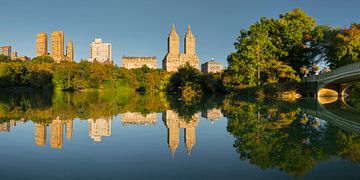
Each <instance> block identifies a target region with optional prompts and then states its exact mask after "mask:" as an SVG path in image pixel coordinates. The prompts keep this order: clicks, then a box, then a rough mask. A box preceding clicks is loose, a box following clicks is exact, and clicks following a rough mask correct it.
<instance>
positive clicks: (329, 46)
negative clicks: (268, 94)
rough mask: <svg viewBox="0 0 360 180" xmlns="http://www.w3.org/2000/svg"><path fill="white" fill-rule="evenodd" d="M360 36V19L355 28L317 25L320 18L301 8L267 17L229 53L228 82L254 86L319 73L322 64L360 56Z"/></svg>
mask: <svg viewBox="0 0 360 180" xmlns="http://www.w3.org/2000/svg"><path fill="white" fill-rule="evenodd" d="M359 38H360V29H359V24H352V25H351V27H350V28H349V29H347V28H344V29H340V28H332V27H330V26H323V25H320V26H317V25H316V22H315V20H314V18H312V17H311V16H309V15H307V14H306V13H305V12H304V11H302V10H301V9H298V8H297V9H294V10H293V11H290V12H288V13H286V14H281V15H280V16H279V18H278V19H274V18H270V19H269V18H265V17H263V18H261V19H260V21H258V22H256V23H255V24H253V25H251V26H250V28H249V29H248V30H246V29H242V30H241V31H240V35H239V37H238V38H237V42H236V43H235V44H234V45H235V49H236V52H234V53H232V54H230V55H229V56H228V58H227V60H228V63H229V68H228V69H227V71H226V72H225V73H224V77H223V79H224V84H225V85H227V86H230V87H249V86H256V85H263V84H272V83H278V82H289V81H298V80H299V76H300V75H302V76H306V74H307V73H309V72H311V73H312V74H316V73H318V72H319V71H320V66H318V65H316V64H319V63H320V64H325V65H326V64H327V65H329V66H330V67H331V68H336V67H339V66H342V65H345V64H349V63H352V62H355V61H358V60H359V54H360V44H359V43H360V39H359ZM324 71H328V70H327V69H326V70H324Z"/></svg>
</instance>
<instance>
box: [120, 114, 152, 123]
mask: <svg viewBox="0 0 360 180" xmlns="http://www.w3.org/2000/svg"><path fill="white" fill-rule="evenodd" d="M121 123H122V124H123V125H126V124H136V125H147V124H156V113H150V114H146V115H143V114H141V113H139V112H127V113H123V114H121Z"/></svg>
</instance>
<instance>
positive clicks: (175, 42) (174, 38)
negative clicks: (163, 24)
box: [163, 25, 200, 72]
mask: <svg viewBox="0 0 360 180" xmlns="http://www.w3.org/2000/svg"><path fill="white" fill-rule="evenodd" d="M195 41H196V39H195V37H194V35H193V33H192V32H191V28H190V26H189V27H188V31H187V33H186V35H185V38H184V53H180V42H179V36H178V34H177V33H176V29H175V26H174V25H172V28H171V31H170V34H169V37H168V53H167V54H166V56H165V58H164V59H163V69H164V70H165V71H170V72H174V71H177V69H178V68H179V67H181V66H184V65H185V64H186V63H189V65H190V66H192V67H194V68H196V69H200V67H199V58H198V56H197V55H196V51H195Z"/></svg>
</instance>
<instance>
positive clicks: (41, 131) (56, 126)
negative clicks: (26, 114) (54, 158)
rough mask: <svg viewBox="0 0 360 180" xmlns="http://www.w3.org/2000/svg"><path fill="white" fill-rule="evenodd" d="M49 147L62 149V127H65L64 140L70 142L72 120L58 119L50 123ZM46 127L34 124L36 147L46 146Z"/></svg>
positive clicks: (41, 124)
mask: <svg viewBox="0 0 360 180" xmlns="http://www.w3.org/2000/svg"><path fill="white" fill-rule="evenodd" d="M49 126H50V147H51V148H62V146H63V131H64V129H63V126H65V127H66V138H67V139H68V140H71V138H72V134H73V132H72V131H73V120H60V119H59V117H57V118H56V119H54V120H53V121H51V123H50V125H49ZM46 135H47V125H45V124H43V123H35V143H36V145H38V146H41V147H44V146H45V145H46Z"/></svg>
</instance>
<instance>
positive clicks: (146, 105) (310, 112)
mask: <svg viewBox="0 0 360 180" xmlns="http://www.w3.org/2000/svg"><path fill="white" fill-rule="evenodd" d="M358 102H360V101H357V100H356V99H355V100H354V99H350V100H347V101H339V100H338V101H334V102H333V103H328V104H325V105H319V103H318V102H317V101H316V100H313V99H304V100H300V101H297V102H283V101H256V100H251V99H250V100H249V99H243V98H239V97H233V96H225V97H208V98H206V99H187V100H183V99H179V98H176V97H172V96H166V95H164V94H132V93H130V94H129V93H127V94H126V93H111V92H76V93H65V92H56V93H49V92H34V91H26V92H9V91H5V92H2V93H1V95H0V155H1V158H0V177H1V179H28V178H30V179H85V178H86V179H115V178H116V179H160V178H161V179H165V178H166V179H170V178H171V179H269V178H271V179H273V178H277V179H294V178H304V179H315V178H330V179H359V178H360V164H359V161H360V114H359V113H358V111H357V109H360V103H358Z"/></svg>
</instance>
